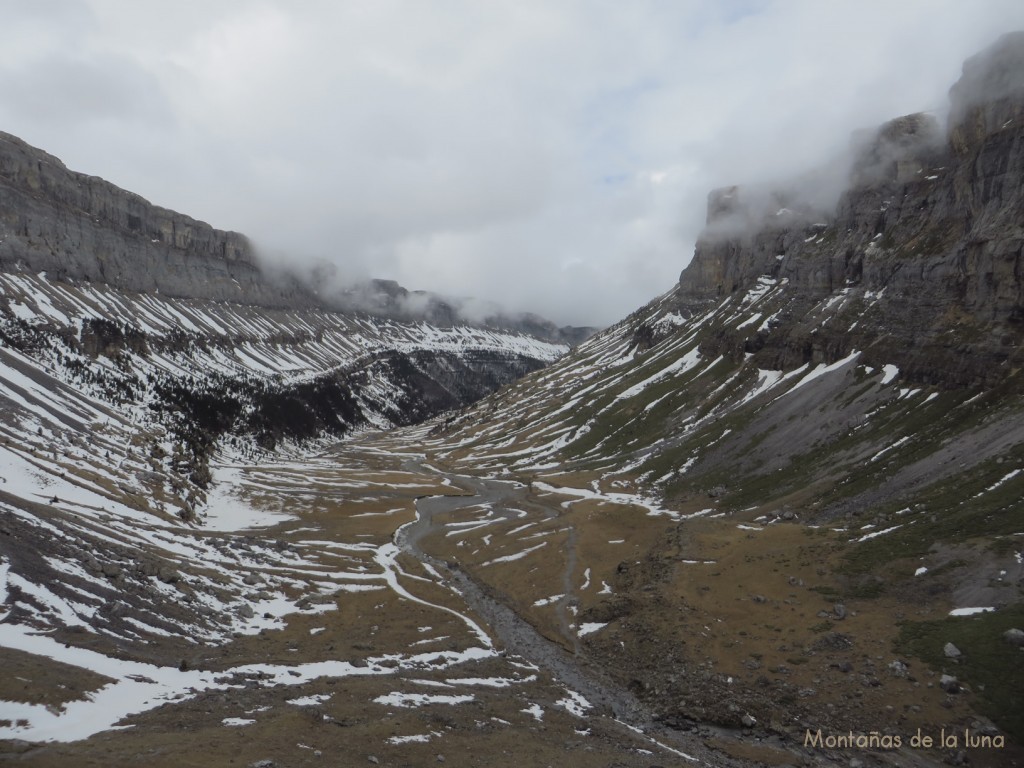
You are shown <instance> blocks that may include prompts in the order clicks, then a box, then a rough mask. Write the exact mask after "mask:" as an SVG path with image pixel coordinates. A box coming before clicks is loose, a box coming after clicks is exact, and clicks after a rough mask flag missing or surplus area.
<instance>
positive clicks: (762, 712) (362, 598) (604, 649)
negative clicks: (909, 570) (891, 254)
mask: <svg viewBox="0 0 1024 768" xmlns="http://www.w3.org/2000/svg"><path fill="white" fill-rule="evenodd" d="M443 461H444V456H443V455H434V451H433V449H432V442H431V438H430V437H429V435H428V433H427V430H426V429H425V428H418V429H414V430H405V431H404V432H399V433H366V434H364V435H363V436H361V437H360V438H357V439H355V440H353V441H350V442H346V443H342V444H339V445H337V446H335V447H333V448H331V449H329V450H327V451H325V452H323V453H321V454H320V455H317V456H315V457H305V458H294V459H290V460H289V459H285V458H281V459H280V460H278V461H275V462H273V463H260V464H258V465H255V464H252V463H246V462H239V463H234V464H231V463H224V462H222V463H221V464H220V465H218V466H216V467H215V477H217V478H218V479H220V481H221V484H220V486H219V487H220V488H221V490H220V491H218V492H215V493H213V494H211V497H210V503H209V507H208V508H209V512H208V516H207V519H206V521H205V523H206V524H205V525H203V526H201V527H183V526H181V525H180V524H175V523H167V522H162V521H160V520H159V518H157V517H155V516H145V515H138V516H136V517H134V518H133V519H125V520H121V521H116V520H112V519H111V518H112V517H113V515H110V514H106V515H104V520H103V522H104V523H105V525H106V529H105V530H108V531H109V533H108V534H107V535H108V536H109V537H110V538H112V539H116V540H117V544H118V545H119V546H122V547H127V548H128V549H135V550H136V551H137V552H138V553H139V556H140V557H141V556H142V553H143V552H150V553H152V552H153V551H156V550H161V552H160V554H161V556H164V557H166V558H171V559H172V560H173V562H175V563H176V566H177V578H175V579H170V578H167V579H161V578H160V574H155V575H154V576H152V577H151V578H150V579H149V580H150V581H151V582H153V583H154V584H158V585H159V587H158V588H159V589H160V590H163V591H164V592H166V593H169V596H170V598H171V602H174V601H176V600H180V601H182V604H183V605H189V604H198V605H199V606H200V607H205V614H206V615H208V614H209V612H221V613H222V614H223V615H222V616H219V617H211V622H210V626H209V628H208V629H207V630H206V631H205V633H200V632H194V633H190V631H189V630H188V629H187V628H185V627H186V625H185V624H184V623H183V624H182V625H181V626H179V627H171V626H168V627H166V628H165V629H163V630H160V628H158V627H155V626H154V625H152V624H150V625H139V626H137V629H141V630H144V631H142V632H140V633H138V634H137V635H135V637H134V638H132V637H131V636H130V632H128V631H126V630H122V631H121V633H120V634H118V633H116V632H113V631H110V632H104V633H100V634H98V635H95V634H92V633H89V632H87V631H86V630H84V629H83V628H79V629H78V630H77V631H76V629H75V627H73V626H72V627H70V628H68V629H58V630H52V629H51V630H50V631H49V632H41V631H40V630H38V629H33V628H32V626H30V623H15V622H14V621H12V619H17V618H18V616H17V615H13V616H11V617H8V621H6V622H4V623H0V645H2V646H3V649H2V650H0V658H2V660H3V665H4V668H5V669H6V670H8V674H7V675H5V676H4V677H3V679H0V700H2V701H0V721H3V722H2V727H0V738H2V739H6V741H3V742H0V755H2V756H3V757H4V758H6V759H10V760H12V761H15V762H17V763H19V764H25V765H35V766H51V765H68V764H74V765H93V764H95V765H101V764H102V765H104V766H110V765H135V764H139V762H140V761H142V762H144V763H145V764H147V765H154V766H158V765H168V766H170V765H174V766H182V765H195V766H207V765H210V766H213V765H229V764H236V765H243V766H246V765H253V764H261V761H271V762H270V763H268V762H263V763H262V764H263V765H270V764H271V763H272V764H274V765H278V766H293V765H294V766H297V765H323V764H326V765H359V764H364V763H365V764H379V765H394V766H402V765H425V764H433V763H435V762H439V761H447V762H451V763H452V764H455V765H487V766H505V765H507V766H513V765H515V766H521V765H547V764H554V763H555V762H557V761H565V760H571V761H572V764H573V765H574V766H576V765H579V766H611V765H615V766H655V765H691V764H706V765H759V764H761V765H763V764H768V765H787V764H790V765H828V764H836V765H846V764H850V761H851V759H855V760H861V761H862V764H868V765H869V764H875V763H878V764H886V765H905V766H911V765H931V764H939V763H941V762H942V761H943V760H944V759H946V758H947V757H949V756H950V755H952V756H953V757H954V758H955V757H956V755H957V752H959V751H965V750H964V747H961V749H960V750H949V749H945V750H943V749H937V748H936V749H923V748H922V749H912V748H909V740H910V738H911V736H912V735H914V734H915V732H917V730H918V729H921V732H922V733H925V734H929V733H933V732H934V734H935V735H936V736H937V735H938V734H939V733H940V731H941V730H942V729H943V728H944V729H945V731H946V732H947V733H957V734H960V735H959V738H960V739H961V742H962V740H963V738H964V736H963V731H964V729H965V728H967V729H968V730H970V729H973V732H974V734H975V735H976V736H984V735H985V734H989V737H988V738H989V739H990V740H991V738H992V737H991V734H993V733H998V731H995V730H994V729H992V727H991V724H990V723H986V722H985V721H983V720H982V721H979V720H978V719H977V717H976V716H975V715H974V714H973V713H972V708H971V701H970V695H969V693H967V692H966V691H965V692H961V693H960V694H959V695H957V696H951V695H947V693H946V692H944V691H943V690H941V689H940V687H939V676H938V675H937V673H936V672H935V671H934V670H929V669H926V668H924V667H923V666H921V665H919V664H918V663H917V662H916V661H915V662H913V663H904V662H905V661H906V659H905V657H897V656H894V652H893V643H894V642H895V639H896V629H895V619H898V618H900V617H901V616H902V615H903V614H904V613H906V612H908V611H913V612H915V614H917V615H916V616H915V617H916V618H931V617H932V613H934V611H935V609H925V608H919V607H908V605H907V604H905V603H901V602H900V601H899V600H896V599H894V598H893V599H887V600H886V601H882V602H879V601H868V600H865V601H864V602H863V604H849V605H846V606H837V605H835V604H834V600H831V599H830V598H829V595H830V591H829V590H830V586H829V585H830V584H831V583H833V578H832V576H831V574H830V571H829V568H830V565H831V559H832V558H833V557H834V552H835V551H836V550H837V549H838V547H837V545H836V543H835V541H834V537H833V534H832V533H831V532H830V531H829V530H827V529H812V528H808V527H806V526H802V525H798V524H778V525H767V524H765V523H764V522H763V521H762V522H760V523H759V522H756V521H749V522H744V521H737V520H734V519H723V518H722V517H720V516H716V515H715V514H714V510H713V509H692V510H687V509H679V510H665V509H661V508H659V507H658V506H657V505H654V504H651V503H649V502H646V501H645V500H643V499H640V498H636V497H633V496H631V495H630V492H629V489H628V487H625V484H623V483H622V482H621V481H609V480H608V479H607V478H605V479H601V478H597V477H594V478H590V477H583V476H565V475H545V476H543V477H534V478H518V479H508V480H504V479H501V480H498V479H493V478H486V477H476V476H470V475H467V474H465V473H464V471H463V472H462V473H460V474H452V473H449V472H447V471H446V470H445V466H444V464H443ZM613 483H614V485H613ZM225 489H229V491H228V490H225ZM66 495H67V496H72V497H73V494H70V493H69V494H66ZM89 501H90V500H89V499H85V498H78V499H77V500H76V499H74V498H64V499H61V500H59V503H56V504H51V510H50V511H47V512H46V514H52V515H55V516H57V517H59V518H60V520H59V521H58V520H56V519H54V521H53V522H54V524H59V525H60V526H62V527H63V528H64V529H68V528H73V527H74V526H75V525H80V526H82V527H83V530H84V528H88V527H91V529H92V531H93V533H95V531H96V527H95V524H96V522H97V519H98V516H100V515H101V514H102V513H99V512H97V511H96V509H95V505H92V506H90V504H89ZM5 509H7V510H10V509H11V507H5ZM147 517H148V519H147ZM26 519H27V517H26V516H25V515H22V516H21V517H20V518H18V519H17V520H20V521H21V522H24V521H25V520H26ZM17 520H16V521H15V522H17ZM44 520H45V517H44ZM584 523H585V524H584ZM44 524H45V523H44ZM247 526H250V527H249V528H248V529H247V530H246V529H245V528H246V527H247ZM18 532H19V531H18V529H17V528H16V527H14V528H12V527H11V526H7V528H5V534H6V535H15V536H17V535H18ZM161 548H162V549H161ZM53 556H54V557H59V553H55V554H54V555H53ZM124 567H125V569H126V570H127V569H129V568H130V566H129V565H128V564H127V563H126V564H125V566H124ZM165 575H166V574H165ZM2 576H3V583H2V584H0V589H3V590H4V591H5V593H6V592H7V591H10V590H13V589H14V588H19V589H21V590H23V591H28V590H30V589H31V587H30V586H28V585H27V583H26V582H25V580H24V579H20V577H15V576H13V575H11V576H10V577H8V573H7V569H4V572H3V573H2ZM119 577H121V574H114V571H113V570H110V569H107V570H106V571H101V573H100V574H99V575H96V576H95V577H94V578H96V579H99V580H116V579H117V578H119ZM19 579H20V580H19ZM122 580H123V579H122ZM37 596H38V597H39V598H40V600H42V601H43V602H45V601H46V600H49V602H50V604H51V609H52V610H53V611H54V612H57V613H60V612H61V611H63V612H65V613H66V614H68V615H75V614H74V612H73V610H71V608H69V607H68V606H69V604H68V599H67V598H64V599H62V598H60V597H59V596H57V595H54V594H50V595H49V596H45V595H43V594H42V593H39V595H37ZM78 607H80V606H78ZM101 610H102V609H101ZM839 613H841V614H842V615H839ZM924 614H928V615H927V616H925V615H924ZM128 618H131V616H129V617H128ZM216 618H219V619H221V621H220V622H219V623H218V622H216V621H214V619H216ZM225 618H226V619H227V622H226V623H225V621H223V620H224V619H225ZM934 618H938V614H936V615H935V616H934ZM112 626H113V625H112ZM901 659H903V661H901ZM731 723H735V724H736V726H735V727H729V726H730V724H731ZM819 729H820V734H819ZM851 732H852V734H853V738H859V737H860V735H862V734H863V735H865V738H866V735H867V734H870V733H871V732H875V733H876V734H881V735H884V736H886V737H889V741H887V742H886V743H885V744H880V743H878V742H876V743H874V744H872V745H871V746H873V747H875V748H872V749H861V748H859V747H858V746H857V743H856V742H855V743H853V746H852V748H848V749H842V748H830V747H832V746H834V745H835V744H836V742H835V741H834V739H835V738H836V737H837V736H841V737H843V738H850V733H851ZM895 736H898V737H900V738H901V739H902V741H903V748H902V749H899V750H896V749H892V750H890V749H885V748H882V747H885V746H888V745H891V743H892V741H891V739H892V737H895ZM877 738H878V737H877V735H876V739H877ZM808 739H811V741H812V742H814V743H811V744H808V743H807V741H808ZM815 739H817V741H815ZM829 739H832V740H829ZM838 743H839V746H840V747H842V746H844V745H843V742H838ZM965 746H967V750H966V751H965V754H969V756H970V761H971V765H992V766H997V765H1012V764H1015V761H1019V760H1020V752H1019V751H1017V749H1016V747H1014V746H1013V745H1012V744H1007V745H1005V746H1004V747H1002V748H998V747H995V746H991V747H980V746H979V747H971V746H970V745H965Z"/></svg>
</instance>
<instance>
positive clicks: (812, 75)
mask: <svg viewBox="0 0 1024 768" xmlns="http://www.w3.org/2000/svg"><path fill="white" fill-rule="evenodd" d="M0 18H2V20H3V22H2V26H0V130H4V131H7V132H9V133H13V134H15V135H17V136H20V137H21V138H23V139H25V140H26V141H28V142H29V143H31V144H34V145H36V146H39V147H42V148H43V149H45V150H47V151H48V152H50V153H51V154H54V155H56V156H57V157H59V158H61V159H62V160H63V161H64V162H65V163H66V164H67V165H68V166H69V167H70V168H72V169H74V170H78V171H82V172H85V173H90V174H95V175H97V176H102V177H103V178H106V179H108V180H110V181H112V182H114V183H115V184H117V185H119V186H121V187H125V188H127V189H130V190H132V191H134V192H138V193H139V194H141V195H143V196H144V197H146V198H148V199H149V200H150V201H152V202H153V203H156V204H158V205H162V206H165V207H168V208H173V209H175V210H178V211H180V212H182V213H186V214H188V215H191V216H194V217H196V218H199V219H203V220H205V221H208V222H210V223H211V224H212V225H214V226H215V227H219V228H222V229H235V230H239V231H241V232H244V233H246V234H247V235H249V236H250V237H251V238H252V239H253V240H254V241H255V242H256V244H257V246H258V247H259V248H260V249H261V252H263V253H264V254H267V255H268V257H271V258H274V259H277V260H281V261H285V262H287V263H290V264H297V263H305V262H313V261H315V260H326V261H330V262H333V263H335V264H337V265H338V267H339V270H340V271H341V273H342V274H344V275H346V276H351V277H352V278H353V279H355V278H359V277H366V276H372V277H382V278H391V279H395V280H398V281H399V282H401V283H402V284H403V285H405V286H406V287H408V288H412V289H415V288H422V289H428V290H432V291H436V292H439V293H443V294H448V295H456V296H475V297H480V298H483V299H491V300H496V301H499V302H501V303H503V304H504V305H505V306H506V307H508V308H509V309H511V310H529V311H535V312H539V313H541V314H544V315H546V316H547V317H549V318H551V319H553V320H555V321H557V322H559V323H572V324H594V325H603V324H608V323H611V322H614V321H615V320H618V319H620V318H621V317H623V316H625V315H626V314H628V313H629V312H631V311H632V310H633V309H636V308H637V307H639V306H640V305H641V304H643V303H645V302H646V301H648V300H650V299H651V298H653V297H655V296H656V295H658V294H660V293H663V292H664V291H666V290H668V289H669V288H671V286H672V285H673V284H674V283H675V282H676V280H677V279H678V275H679V271H680V270H681V269H682V267H684V266H685V265H686V263H687V262H688V261H689V259H690V257H691V255H692V252H693V244H694V240H695V238H696V236H697V233H698V232H699V231H700V228H701V226H702V224H703V221H704V214H705V203H706V197H707V193H708V191H709V190H710V189H711V188H712V187H716V186H723V185H726V184H733V183H741V184H742V183H751V182H758V181H765V180H770V179H772V178H776V177H784V176H789V175H792V174H795V173H797V172H799V171H802V170H806V169H807V168H809V167H811V166H813V165H814V164H815V163H819V162H823V161H824V160H825V159H826V158H828V157H831V156H832V155H833V154H834V153H835V152H837V151H839V150H841V149H842V148H843V147H845V146H846V145H847V143H848V140H849V134H850V132H851V131H852V130H853V129H856V128H861V127H865V126H870V125H873V124H876V123H879V122H881V121H883V120H885V119H888V118H890V117H895V116H898V115H901V114H906V113H908V112H915V111H922V110H934V111H937V112H938V113H940V115H941V113H942V112H943V110H944V109H945V107H946V104H947V91H948V89H949V87H950V85H952V83H953V82H954V81H955V80H956V78H957V77H958V76H959V73H960V67H961V64H962V62H963V59H964V58H966V57H967V56H969V55H971V54H973V53H975V52H977V51H978V50H980V49H981V48H983V47H985V46H986V45H988V44H989V43H990V42H992V41H993V40H994V39H995V38H996V37H997V36H998V35H999V34H1001V33H1002V32H1006V31H1010V30H1014V29H1024V3H1022V2H1020V0H990V1H987V2H986V1H985V0H971V1H970V2H968V1H967V0H947V1H946V2H942V1H941V0H928V1H925V0H885V1H884V2H870V1H867V0H856V1H854V2H839V1H838V0H836V1H834V2H826V1H823V0H785V1H782V0H780V1H779V2H771V1H769V0H721V1H719V0H692V1H686V0H663V1H661V2H642V1H640V0H607V1H604V0H580V1H579V2H574V1H573V0H535V1H533V0H511V1H510V2H501V1H499V0H495V1H491V0H405V1H404V2H392V1H391V0H365V1H364V2H354V1H352V2H350V1H348V0H302V2H291V1H289V0H263V1H260V0H252V1H243V0H173V2H172V1H170V0H153V1H152V2H147V1H146V0H0Z"/></svg>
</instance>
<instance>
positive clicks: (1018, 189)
mask: <svg viewBox="0 0 1024 768" xmlns="http://www.w3.org/2000/svg"><path fill="white" fill-rule="evenodd" d="M950 95H951V99H952V104H951V110H950V120H949V125H948V126H947V129H946V131H945V132H943V131H942V130H941V128H940V127H939V125H938V123H937V122H936V121H935V120H934V118H931V117H929V116H927V115H908V116H906V117H903V118H899V119H897V120H893V121H891V122H890V123H887V124H886V125H884V126H882V127H881V128H880V129H879V130H878V131H877V132H876V133H875V134H874V136H872V137H871V138H870V139H869V140H868V141H865V142H863V144H862V146H861V148H860V150H859V153H858V155H857V159H856V161H855V163H854V168H853V173H852V177H851V186H850V188H849V189H848V190H847V191H846V192H845V193H844V194H843V195H842V196H841V198H840V200H839V202H838V204H837V205H836V206H835V208H834V209H833V210H832V211H830V212H821V211H817V212H810V211H806V210H804V211H799V210H797V211H793V210H790V209H788V208H785V207H783V206H782V204H781V203H780V205H778V206H772V208H771V209H769V208H766V207H765V204H764V200H763V199H762V200H759V201H758V202H757V207H756V208H753V207H752V203H751V201H748V200H745V199H744V190H743V189H742V188H736V187H730V188H726V189H724V190H718V191H715V192H713V193H712V194H711V196H710V197H709V204H708V227H707V229H706V231H705V233H704V235H703V236H702V238H701V240H700V241H699V242H698V244H697V249H696V253H695V255H694V258H693V261H692V262H691V264H690V265H689V266H688V267H687V268H686V269H685V270H684V271H683V273H682V275H681V276H680V285H679V289H678V295H679V299H680V303H681V305H682V306H683V307H689V308H691V309H696V308H697V307H699V306H705V305H707V304H709V303H712V302H717V301H721V300H722V299H723V298H724V297H725V296H727V295H729V294H731V293H734V292H745V291H749V290H750V289H751V288H753V287H754V286H755V285H756V284H757V282H758V280H760V279H764V278H766V279H768V280H775V281H780V282H781V281H787V282H788V289H789V290H788V293H789V296H790V297H791V301H790V303H789V304H788V305H787V307H786V308H785V310H783V311H782V312H780V313H779V315H778V316H776V317H774V318H772V323H773V327H772V329H771V331H770V332H769V331H768V330H767V329H763V330H762V331H761V332H759V333H753V332H752V331H753V329H747V330H746V331H745V332H743V333H724V334H720V335H719V336H718V337H717V338H715V339H711V340H708V342H707V343H706V344H705V347H704V349H705V351H706V352H708V353H709V354H711V353H714V354H719V353H721V354H732V355H736V354H740V353H750V352H755V353H759V354H760V355H762V356H763V358H764V360H765V367H773V366H777V367H785V368H791V367H794V366H796V365H799V364H802V363H804V362H832V361H834V360H836V359H838V358H840V357H842V356H844V355H846V354H848V353H849V352H850V351H851V350H852V349H859V350H862V351H863V353H864V355H865V357H864V358H863V359H864V362H866V363H871V362H872V360H873V359H874V358H875V357H877V358H878V360H879V361H880V360H881V359H882V358H883V357H884V358H885V359H886V360H888V361H890V362H895V363H896V364H898V365H900V368H901V370H902V371H903V372H904V375H906V376H908V377H909V378H910V379H911V380H913V379H916V380H920V381H927V382H931V383H939V384H942V383H947V384H949V385H951V386H956V385H963V384H967V383H970V382H973V381H978V380H982V379H985V378H987V377H990V376H991V375H992V374H993V373H995V371H996V369H997V368H999V367H1000V366H1003V365H1007V364H1011V363H1014V362H1015V361H1017V358H1018V356H1019V354H1020V353H1019V351H1018V350H1019V345H1018V344H1017V341H1018V340H1019V339H1020V333H1021V328H1022V325H1021V323H1022V320H1024V307H1022V293H1024V283H1022V274H1021V273H1022V263H1021V255H1022V250H1024V215H1022V212H1024V33H1014V34H1011V35H1006V36H1005V37H1003V38H1001V39H1000V40H999V41H998V42H997V43H996V44H995V45H994V46H993V47H992V48H990V49H988V50H987V51H985V52H983V53H981V54H979V55H977V56H975V57H973V58H972V59H970V60H968V61H967V62H966V63H965V65H964V74H963V77H962V78H961V80H960V81H959V82H958V83H957V84H956V85H954V86H953V88H952V90H951V92H950ZM780 199H783V198H780ZM843 290H845V291H846V293H847V295H849V296H851V297H853V298H855V299H859V300H860V302H861V305H860V306H861V308H862V307H863V305H865V304H870V305H871V311H870V312H869V313H866V314H861V315H860V321H859V322H857V323H856V324H855V325H853V324H851V326H846V327H844V326H843V325H841V324H838V323H832V324H830V325H829V326H826V327H819V326H818V325H817V324H816V323H807V322H804V314H805V312H806V310H809V309H810V308H811V307H812V306H814V305H815V304H817V303H818V302H820V301H822V300H823V299H824V298H826V297H827V296H829V295H830V294H834V293H835V292H837V291H843ZM876 353H877V354H876ZM997 375H998V376H999V377H1001V376H1002V375H1003V374H1001V373H999V374H997Z"/></svg>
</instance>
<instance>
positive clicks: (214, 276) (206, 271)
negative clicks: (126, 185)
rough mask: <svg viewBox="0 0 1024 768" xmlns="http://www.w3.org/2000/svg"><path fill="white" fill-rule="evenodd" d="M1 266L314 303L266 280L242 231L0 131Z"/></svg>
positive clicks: (147, 287) (185, 293)
mask: <svg viewBox="0 0 1024 768" xmlns="http://www.w3.org/2000/svg"><path fill="white" fill-rule="evenodd" d="M0 270H2V271H4V272H18V271H27V272H31V273H33V274H34V273H38V272H46V273H47V274H48V275H49V276H50V277H52V278H54V279H58V280H67V279H72V280H88V281H92V282H97V283H106V284H108V285H110V286H113V287H115V288H120V289H123V290H128V291H137V292H140V293H145V292H152V291H156V290H159V291H160V292H161V293H164V294H167V295H169V296H176V297H181V298H198V299H213V300H221V301H237V302H242V303H247V304H261V305H268V306H296V305H299V304H308V303H311V302H313V301H314V299H313V297H312V295H311V294H309V293H308V292H306V291H303V290H302V289H300V288H299V287H298V286H297V285H295V284H290V285H288V284H282V285H278V284H275V283H273V282H271V281H269V280H267V278H266V277H265V276H264V274H263V273H262V272H261V271H260V269H259V267H258V266H257V264H256V262H255V259H254V257H253V249H252V245H251V244H250V243H249V241H248V240H247V239H246V238H245V237H244V236H243V235H240V234H238V233H237V232H224V231H221V230H218V229H214V228H213V227H211V226H210V225H209V224H207V223H205V222H202V221H197V220H195V219H193V218H190V217H188V216H185V215H183V214H180V213H175V212H174V211H170V210H167V209H166V208H160V207H158V206H155V205H152V204H151V203H149V202H148V201H147V200H145V199H143V198H142V197H140V196H139V195H136V194H133V193H131V192H127V191H125V190H123V189H120V188H118V187H116V186H114V185H113V184H111V183H109V182H107V181H104V180H103V179H100V178H98V177H96V176H87V175H85V174H81V173H76V172H74V171H71V170H68V168H67V167H65V165H64V164H63V163H62V162H61V161H60V160H58V159H57V158H55V157H53V156H52V155H49V154H47V153H46V152H43V151H42V150H40V149H36V148H35V147H32V146H30V145H28V144H26V143H25V142H24V141H22V140H21V139H19V138H17V137H15V136H11V135H10V134H7V133H2V132H0Z"/></svg>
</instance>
